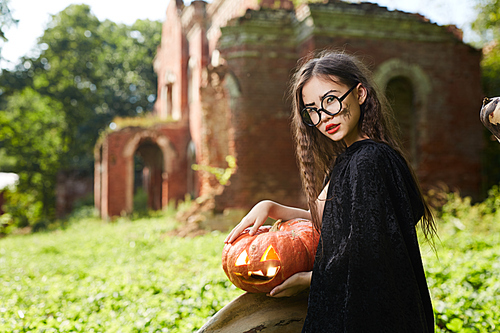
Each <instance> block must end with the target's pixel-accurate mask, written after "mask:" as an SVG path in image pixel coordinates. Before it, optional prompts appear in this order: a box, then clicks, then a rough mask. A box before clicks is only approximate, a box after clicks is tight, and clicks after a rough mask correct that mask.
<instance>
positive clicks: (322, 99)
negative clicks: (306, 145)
mask: <svg viewBox="0 0 500 333" xmlns="http://www.w3.org/2000/svg"><path fill="white" fill-rule="evenodd" d="M358 85H359V82H358V83H356V84H355V85H354V86H353V87H352V88H351V89H349V90H347V92H346V93H345V94H343V95H342V96H340V97H337V96H335V95H332V94H328V95H325V96H323V97H322V98H321V107H320V108H319V109H318V108H314V107H311V106H306V107H304V108H303V109H302V111H300V118H301V119H302V122H303V123H304V124H306V125H307V126H309V127H316V126H318V124H319V123H320V122H321V112H324V113H326V114H327V115H329V116H331V117H333V116H336V115H338V114H339V113H340V112H342V102H343V101H344V99H346V97H347V96H349V94H350V93H351V92H352V91H353V90H354V89H355V88H356V87H357V86H358ZM327 97H333V98H335V99H337V100H338V101H339V104H340V108H339V110H338V111H337V112H335V113H331V112H329V111H327V110H325V109H324V108H323V101H324V100H325V99H326V98H327ZM306 110H313V111H315V112H317V113H318V122H317V123H316V124H308V123H307V122H305V121H304V117H303V116H302V113H303V112H307V111H306Z"/></svg>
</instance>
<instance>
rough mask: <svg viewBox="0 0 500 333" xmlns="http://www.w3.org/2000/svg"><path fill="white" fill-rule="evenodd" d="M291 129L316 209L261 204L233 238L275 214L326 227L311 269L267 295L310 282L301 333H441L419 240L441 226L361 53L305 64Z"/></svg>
mask: <svg viewBox="0 0 500 333" xmlns="http://www.w3.org/2000/svg"><path fill="white" fill-rule="evenodd" d="M291 83H292V84H291V91H290V92H291V97H292V106H293V115H292V126H293V131H294V138H295V143H296V149H297V158H298V162H299V166H300V171H301V172H300V173H301V178H302V184H303V188H304V190H305V193H306V196H307V199H308V204H309V210H308V211H306V210H303V209H299V208H294V207H288V206H283V205H280V204H278V203H276V202H273V201H267V200H266V201H262V202H259V203H258V204H257V205H255V206H254V207H253V208H252V210H251V211H250V212H249V213H248V214H247V215H246V216H245V217H244V218H243V219H242V221H241V222H240V223H239V224H238V225H237V226H236V227H235V228H234V229H233V230H232V231H231V233H230V234H229V235H228V237H227V238H226V240H225V242H226V243H231V242H233V241H234V240H235V239H236V238H237V237H238V235H239V234H240V233H241V232H242V231H243V230H244V229H245V228H247V227H252V228H251V231H250V234H254V233H255V232H256V230H257V229H258V228H259V227H260V226H261V225H262V224H263V223H264V221H265V220H266V219H267V217H271V218H273V219H283V220H288V219H292V218H306V219H310V220H311V221H312V223H313V225H314V227H315V228H316V229H317V230H321V239H320V242H319V244H318V250H317V253H316V259H315V263H314V268H313V271H312V272H301V273H298V274H295V275H293V276H291V277H290V278H289V279H287V280H286V281H285V282H283V283H282V284H281V285H279V286H277V287H276V288H274V289H273V290H272V291H271V292H270V294H269V296H274V297H282V296H291V295H295V294H297V293H299V292H300V291H302V290H304V289H306V288H308V287H309V286H310V293H309V303H308V311H307V317H306V319H305V323H304V328H303V332H355V333H359V332H404V333H408V332H418V333H422V332H434V316H433V310H432V304H431V299H430V296H429V290H428V288H427V284H426V280H425V275H424V269H423V266H422V259H421V256H420V251H419V245H418V241H417V234H416V229H415V227H416V224H417V223H418V222H419V221H421V222H420V223H421V227H422V229H423V231H424V235H425V236H426V237H427V238H431V237H432V235H433V234H434V233H435V223H434V220H433V218H432V215H431V213H430V210H429V207H428V206H427V204H426V203H425V201H424V199H423V196H422V193H421V190H420V187H419V186H418V183H417V179H416V177H415V175H414V173H413V172H412V171H411V167H410V165H409V163H408V161H407V160H406V159H405V158H404V157H403V154H402V152H401V149H400V145H399V144H398V142H397V141H396V140H395V138H394V135H393V126H392V118H391V117H390V115H389V113H388V108H387V106H386V105H387V103H386V100H385V98H384V96H383V95H381V94H379V93H378V92H377V90H376V89H375V87H374V85H373V83H372V81H371V78H370V73H369V71H368V70H367V69H366V67H365V66H364V65H363V64H362V63H361V62H360V61H359V60H358V59H357V58H355V57H354V56H351V55H348V54H345V53H338V52H331V51H328V52H323V53H321V54H319V55H318V56H317V57H314V58H309V59H306V60H304V61H303V62H302V65H301V66H300V68H299V69H298V71H297V72H296V73H295V75H294V77H293V78H292V82H291Z"/></svg>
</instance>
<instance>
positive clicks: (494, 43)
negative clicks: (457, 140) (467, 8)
mask: <svg viewBox="0 0 500 333" xmlns="http://www.w3.org/2000/svg"><path fill="white" fill-rule="evenodd" d="M476 1H477V6H476V9H477V12H478V15H477V18H476V20H475V21H474V22H473V23H472V28H473V29H474V30H475V31H476V33H478V35H479V36H480V37H481V42H482V43H483V44H484V45H485V46H484V48H483V59H482V61H481V72H482V85H483V91H484V93H485V95H486V96H489V97H494V96H500V0H476ZM484 131H485V132H484V133H485V146H484V150H483V157H482V165H483V174H484V190H488V189H489V188H490V187H491V186H492V185H495V184H498V183H499V182H500V152H499V150H498V142H497V141H496V140H495V139H494V138H493V137H492V135H491V133H490V132H488V131H487V130H486V129H485V130H484Z"/></svg>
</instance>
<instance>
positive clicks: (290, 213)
mask: <svg viewBox="0 0 500 333" xmlns="http://www.w3.org/2000/svg"><path fill="white" fill-rule="evenodd" d="M327 190H328V184H327V185H326V186H325V188H324V189H323V190H322V191H321V193H320V195H319V196H318V199H317V201H316V207H317V209H318V213H319V214H318V215H319V216H322V215H323V209H324V207H325V200H326V197H327ZM268 217H270V218H272V219H275V220H277V219H282V220H291V219H294V218H303V219H308V220H311V213H310V212H309V211H307V210H305V209H301V208H295V207H290V206H284V205H281V204H279V203H277V202H274V201H270V200H264V201H261V202H259V203H258V204H256V205H255V206H254V207H253V208H252V209H251V210H250V212H249V213H248V214H247V215H246V216H245V217H244V218H243V219H242V220H241V222H240V223H239V224H238V225H237V226H236V227H234V229H233V230H232V231H231V232H230V233H229V235H228V236H227V237H226V239H225V240H224V243H226V244H227V243H232V242H233V241H234V240H235V239H236V238H237V237H238V236H239V235H240V234H241V233H242V232H243V230H245V229H246V228H248V227H251V226H253V227H252V228H251V230H250V235H253V234H255V233H256V232H257V229H259V227H260V226H262V225H263V224H264V222H265V221H266V219H267V218H268Z"/></svg>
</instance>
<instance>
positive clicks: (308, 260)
mask: <svg viewBox="0 0 500 333" xmlns="http://www.w3.org/2000/svg"><path fill="white" fill-rule="evenodd" d="M249 231H250V229H246V230H245V231H243V232H242V234H241V235H240V236H239V237H238V238H237V239H236V240H235V241H234V242H233V243H232V244H226V245H225V246H224V249H223V251H222V268H223V269H224V272H226V275H227V276H228V278H229V280H231V282H232V283H233V284H234V285H235V286H236V287H238V288H240V289H243V290H245V291H248V292H252V293H267V292H270V291H271V290H272V289H273V288H274V287H276V286H277V285H279V284H281V283H283V281H285V280H286V279H288V278H289V277H290V276H292V275H293V274H295V273H298V272H305V271H311V270H312V268H313V264H314V256H315V254H316V247H317V246H318V240H319V234H318V232H316V231H314V230H313V227H312V224H311V222H310V221H309V220H304V219H293V220H290V221H286V222H282V221H281V220H278V221H276V223H275V224H274V225H273V227H272V228H271V227H269V226H263V227H260V228H259V229H258V231H257V233H256V234H255V235H253V236H250V235H249Z"/></svg>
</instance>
